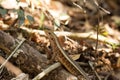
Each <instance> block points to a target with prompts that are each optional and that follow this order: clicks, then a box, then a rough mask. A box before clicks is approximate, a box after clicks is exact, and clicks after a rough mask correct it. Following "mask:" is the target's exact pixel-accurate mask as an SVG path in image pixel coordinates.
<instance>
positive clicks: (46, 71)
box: [32, 62, 61, 80]
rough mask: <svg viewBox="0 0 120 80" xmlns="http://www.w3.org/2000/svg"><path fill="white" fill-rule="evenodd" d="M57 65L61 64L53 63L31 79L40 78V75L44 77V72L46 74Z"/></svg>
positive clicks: (37, 79)
mask: <svg viewBox="0 0 120 80" xmlns="http://www.w3.org/2000/svg"><path fill="white" fill-rule="evenodd" d="M59 66H61V63H60V62H57V63H54V64H53V65H51V66H50V67H48V68H47V69H45V70H44V71H43V72H41V73H40V74H38V75H37V76H36V77H35V78H33V79H32V80H40V79H41V78H42V77H44V76H45V75H46V74H48V73H49V72H51V71H52V70H54V69H56V68H58V67H59Z"/></svg>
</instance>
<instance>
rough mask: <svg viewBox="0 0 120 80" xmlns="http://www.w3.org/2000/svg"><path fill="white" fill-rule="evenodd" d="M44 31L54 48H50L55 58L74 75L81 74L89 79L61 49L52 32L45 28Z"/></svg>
mask: <svg viewBox="0 0 120 80" xmlns="http://www.w3.org/2000/svg"><path fill="white" fill-rule="evenodd" d="M45 33H46V35H47V36H48V38H49V40H50V43H51V46H52V48H54V49H52V50H53V53H54V54H55V55H56V57H57V59H58V60H59V61H60V62H61V63H62V64H63V65H64V66H65V68H66V69H67V70H68V71H69V72H70V73H72V74H73V75H75V76H79V75H80V74H82V75H83V76H84V77H85V78H86V80H90V79H89V77H88V75H87V74H86V73H85V72H84V70H83V69H82V68H81V67H80V66H79V65H78V64H77V63H76V62H75V61H74V60H72V59H71V58H70V57H69V55H68V54H67V53H66V52H65V51H64V50H63V48H62V47H61V45H60V43H59V41H58V39H57V36H56V35H55V34H54V32H52V31H50V30H45Z"/></svg>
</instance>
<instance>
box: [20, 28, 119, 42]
mask: <svg viewBox="0 0 120 80" xmlns="http://www.w3.org/2000/svg"><path fill="white" fill-rule="evenodd" d="M21 29H23V30H25V31H27V32H28V33H30V34H31V33H39V34H40V35H45V33H44V31H43V30H34V29H29V28H26V27H21ZM54 33H55V34H56V35H57V36H68V37H72V38H76V39H81V38H83V39H86V38H87V39H93V40H96V39H97V37H96V33H94V32H92V31H91V32H85V33H75V32H67V31H55V32H54ZM98 38H99V39H98V41H100V42H105V43H110V44H119V41H117V40H115V39H112V38H107V37H104V36H102V35H100V34H99V35H98Z"/></svg>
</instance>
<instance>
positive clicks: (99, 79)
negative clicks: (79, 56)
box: [88, 61, 101, 80]
mask: <svg viewBox="0 0 120 80" xmlns="http://www.w3.org/2000/svg"><path fill="white" fill-rule="evenodd" d="M88 63H89V65H90V67H91V69H92V70H93V71H94V73H95V75H96V76H97V78H98V80H101V78H100V77H99V75H98V73H97V72H96V71H95V69H94V67H93V65H92V62H90V61H88Z"/></svg>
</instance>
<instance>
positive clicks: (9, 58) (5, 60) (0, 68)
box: [0, 39, 25, 69]
mask: <svg viewBox="0 0 120 80" xmlns="http://www.w3.org/2000/svg"><path fill="white" fill-rule="evenodd" d="M24 41H25V39H23V40H22V41H21V42H20V43H19V45H18V46H17V47H16V48H15V49H14V51H13V52H12V53H11V54H10V56H9V57H8V58H7V59H6V60H5V62H4V63H3V64H2V65H1V66H0V69H1V68H2V67H3V66H5V64H6V63H7V62H8V60H9V59H10V58H11V57H12V56H13V55H14V54H15V52H16V51H17V50H18V48H20V46H21V45H22V44H23V42H24Z"/></svg>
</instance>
